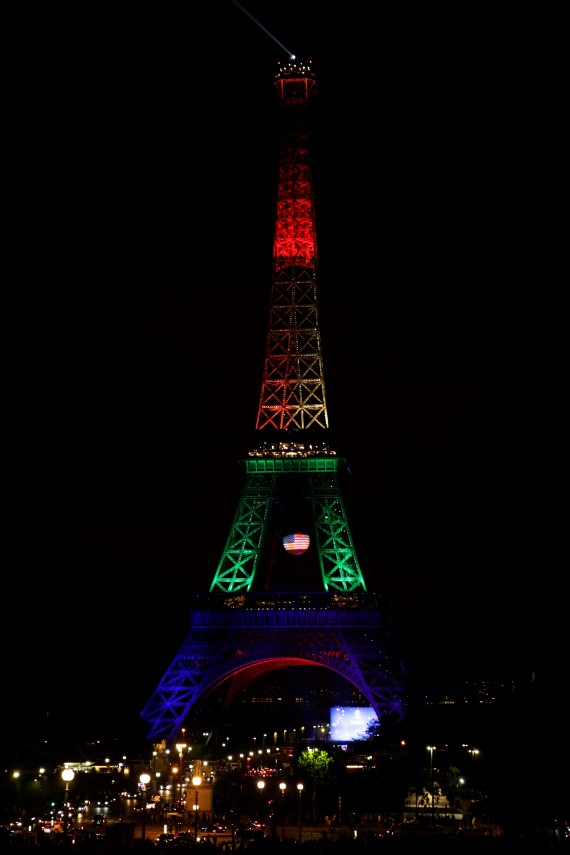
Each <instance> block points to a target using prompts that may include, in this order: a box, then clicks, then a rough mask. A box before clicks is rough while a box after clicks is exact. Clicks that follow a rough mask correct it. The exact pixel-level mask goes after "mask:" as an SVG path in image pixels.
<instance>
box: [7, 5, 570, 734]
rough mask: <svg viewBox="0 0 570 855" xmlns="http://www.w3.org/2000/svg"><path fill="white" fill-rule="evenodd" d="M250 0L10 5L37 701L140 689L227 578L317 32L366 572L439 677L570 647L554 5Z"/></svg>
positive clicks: (19, 449)
mask: <svg viewBox="0 0 570 855" xmlns="http://www.w3.org/2000/svg"><path fill="white" fill-rule="evenodd" d="M244 6H245V7H246V8H247V9H248V10H249V12H250V13H251V15H253V17H254V18H255V19H256V20H257V22H259V24H258V23H256V21H255V20H253V19H252V18H251V17H250V15H248V14H246V12H245V11H244V9H243V7H240V6H239V5H238V4H236V3H232V2H229V0H228V2H221V0H216V2H212V3H208V4H200V8H199V11H196V7H195V5H194V4H192V5H187V6H186V7H185V8H184V11H182V10H181V9H174V8H170V9H168V10H165V9H161V10H160V11H158V10H157V9H156V8H151V9H144V10H142V11H141V10H140V8H137V9H136V11H135V10H131V14H127V12H126V11H124V10H122V11H119V12H118V13H117V12H116V11H114V12H113V15H111V14H110V13H109V12H107V11H106V10H100V9H97V10H93V9H92V10H90V11H87V10H82V11H78V10H73V11H71V12H70V10H69V9H65V10H57V9H56V10H54V9H49V10H47V9H46V10H43V9H42V10H37V9H36V10H34V12H33V14H32V13H29V15H30V17H24V15H23V14H22V18H21V19H18V20H14V19H13V20H11V21H10V22H9V23H10V28H9V32H10V34H11V38H10V41H11V51H12V55H13V62H12V63H11V65H10V69H9V72H8V75H7V78H8V79H7V81H6V84H7V88H8V104H7V116H8V119H9V121H8V122H7V125H6V127H7V131H6V133H7V135H8V142H9V155H8V156H7V158H6V167H7V172H8V179H9V180H8V184H9V194H8V210H9V211H10V213H11V216H10V222H9V224H8V228H7V230H5V240H6V244H7V248H8V254H7V255H8V256H9V257H10V258H11V260H10V262H9V263H8V264H7V265H6V266H5V275H4V287H3V298H4V312H3V317H4V341H5V345H6V355H5V361H4V372H3V373H4V378H5V389H6V391H5V401H6V404H7V405H6V406H5V408H4V414H5V415H4V420H5V422H7V423H8V438H7V439H5V442H4V449H5V458H6V462H7V467H6V468H7V470H8V481H7V497H8V513H7V514H5V521H6V523H7V526H6V532H7V534H6V538H5V547H6V548H5V556H6V558H5V564H4V572H3V578H4V585H3V594H2V598H3V604H4V609H3V611H4V615H5V620H4V621H3V622H2V640H3V649H4V651H5V658H4V665H5V672H4V684H5V686H7V687H9V690H10V693H11V697H12V700H11V701H10V702H9V704H8V715H9V716H13V719H14V722H17V723H18V724H20V725H23V726H25V727H28V726H36V725H38V726H40V727H41V722H42V721H44V722H45V720H46V718H48V717H49V716H50V715H51V711H52V710H59V709H62V708H67V709H69V707H70V706H71V707H72V709H73V711H74V717H75V718H76V719H78V720H80V719H81V718H82V717H85V719H86V720H87V719H88V718H90V717H92V716H97V715H100V716H103V717H108V718H109V719H112V717H113V716H114V715H117V716H124V719H125V720H127V721H128V720H129V716H134V717H135V718H136V716H138V714H139V712H140V710H141V709H142V707H143V706H144V705H145V703H146V702H147V700H148V698H149V697H150V694H151V692H152V690H153V689H154V687H155V685H156V683H157V682H158V680H159V679H160V677H161V676H162V675H163V673H164V671H165V670H166V668H167V666H168V665H169V663H170V661H171V659H172V657H173V656H174V654H175V653H176V652H177V650H178V648H179V646H180V644H181V643H182V641H183V639H184V638H185V636H186V633H187V631H188V611H189V608H190V605H191V594H192V592H193V591H203V590H207V588H208V587H209V584H210V582H211V580H212V578H213V575H214V572H215V568H216V566H217V562H218V560H219V558H220V556H221V552H222V549H223V547H224V544H225V539H226V536H227V534H228V532H229V528H230V525H231V522H232V519H233V514H234V511H235V507H236V503H237V500H238V497H239V493H240V490H241V487H242V482H243V473H242V470H241V469H240V466H239V464H238V460H239V459H240V458H241V457H242V456H244V455H246V453H247V451H248V450H249V448H250V447H251V440H252V435H253V431H254V425H255V417H256V413H257V404H258V396H259V391H260V384H261V375H262V368H263V355H264V343H265V333H266V325H267V320H268V309H269V302H268V301H269V294H270V285H271V281H270V277H271V252H272V237H273V225H274V219H275V210H274V205H275V191H276V181H277V155H278V142H279V141H278V136H277V119H276V117H277V109H278V103H277V96H276V94H275V93H274V87H273V75H274V72H275V70H276V62H277V60H285V59H287V56H288V53H287V52H288V51H293V52H294V53H296V54H297V56H299V57H301V58H308V59H312V60H313V63H314V68H315V71H316V73H317V77H318V83H319V95H318V96H317V99H316V101H315V104H314V115H313V150H314V158H315V160H314V183H315V196H316V217H317V235H318V241H319V258H320V268H319V280H318V283H319V300H320V309H321V332H322V339H323V353H324V361H325V376H326V387H327V398H328V404H329V417H330V420H331V425H332V427H333V430H334V433H335V436H336V446H337V451H338V453H339V454H340V455H341V456H343V457H346V459H347V461H348V463H349V465H350V469H351V473H352V474H351V479H350V485H349V488H348V492H347V496H346V499H347V504H348V511H349V515H350V520H351V525H352V533H353V537H354V539H355V542H356V546H357V552H358V556H359V560H360V563H361V566H362V569H363V573H364V576H365V579H366V581H367V584H368V587H369V589H371V590H377V591H379V592H381V593H384V594H386V596H387V597H388V599H389V600H390V602H391V604H392V606H393V609H394V613H395V617H396V620H397V623H398V625H399V628H400V632H401V639H402V654H403V657H404V659H405V661H407V662H408V663H409V665H410V668H411V670H412V671H413V672H414V674H415V676H416V678H419V681H420V683H421V684H422V685H425V686H426V688H427V687H432V686H445V685H447V684H448V683H450V682H456V681H457V680H458V679H468V678H470V677H473V678H479V677H500V678H503V679H530V675H531V673H532V672H537V673H542V672H545V671H548V672H549V673H550V674H552V675H556V674H558V673H559V671H561V670H562V662H563V661H564V660H565V658H566V657H567V653H568V643H567V637H566V633H565V631H564V626H565V622H566V607H565V604H564V601H563V596H562V593H561V592H562V590H563V586H562V581H561V580H562V568H563V566H565V564H566V560H565V559H564V555H565V554H566V548H565V546H566V545H565V543H562V531H563V520H562V498H561V492H562V489H563V488H562V487H561V485H560V483H559V480H560V470H561V463H562V454H561V452H562V447H563V446H562V436H561V434H562V430H561V425H562V420H561V413H562V401H563V398H564V393H563V389H564V385H563V382H562V341H563V339H562V333H561V330H562V311H561V300H560V293H561V290H562V286H563V281H565V279H566V277H564V280H563V276H562V273H561V269H560V259H561V247H562V220H561V218H560V215H559V204H560V199H559V196H560V190H559V174H560V172H561V165H562V154H561V148H562V146H561V111H560V107H559V104H558V98H557V83H556V80H557V79H558V78H559V74H558V69H557V55H558V53H557V50H556V46H555V44H553V45H552V50H550V49H549V48H550V40H551V39H552V40H553V41H555V39H556V30H557V27H556V25H555V23H554V22H552V23H550V25H547V22H545V21H531V20H522V19H520V18H518V19H509V20H506V19H501V18H500V17H499V18H495V19H494V20H492V21H491V20H487V19H486V18H484V17H483V13H482V12H481V13H479V12H477V13H476V12H473V11H472V12H471V13H469V14H468V13H467V12H465V13H463V14H462V15H461V14H459V13H457V12H453V13H452V15H451V18H450V16H449V15H446V16H445V17H444V16H443V14H442V13H440V12H438V11H435V12H434V10H433V9H431V10H429V13H428V11H425V10H424V11H418V10H417V9H412V8H411V7H407V8H406V10H405V11H401V12H399V13H396V12H394V11H392V12H383V11H376V12H375V13H374V15H373V16H372V13H371V12H370V7H369V4H365V3H356V4H350V6H349V7H346V8H342V9H341V10H339V11H334V12H333V11H332V6H331V4H327V3H319V2H310V0H302V1H301V0H295V2H289V3H287V4H285V5H284V4H277V3H275V4H273V3H267V2H261V0H257V2H250V3H248V4H244ZM202 7H206V8H202ZM13 14H14V13H13ZM477 14H480V17H477ZM518 14H520V13H518ZM70 16H71V20H70ZM372 18H373V20H372ZM263 28H265V29H263ZM266 30H267V31H269V32H266ZM270 34H272V35H273V36H274V38H272V37H271V35H270ZM278 43H279V44H278ZM284 48H285V49H284ZM563 269H564V268H563ZM564 379H566V378H564ZM6 387H7V388H6ZM4 636H5V637H4ZM38 723H39V724H38Z"/></svg>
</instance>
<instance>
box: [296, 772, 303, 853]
mask: <svg viewBox="0 0 570 855" xmlns="http://www.w3.org/2000/svg"><path fill="white" fill-rule="evenodd" d="M297 789H298V790H299V843H300V842H301V839H302V836H303V821H302V819H301V817H302V813H301V798H302V795H303V785H302V784H297Z"/></svg>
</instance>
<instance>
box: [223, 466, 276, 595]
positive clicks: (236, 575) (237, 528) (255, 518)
mask: <svg viewBox="0 0 570 855" xmlns="http://www.w3.org/2000/svg"><path fill="white" fill-rule="evenodd" d="M272 483H273V477H268V476H267V475H251V474H248V475H246V479H245V485H244V488H243V491H242V494H241V497H240V500H239V502H238V506H237V510H236V513H235V517H234V521H233V524H232V527H231V529H230V533H229V535H228V539H227V541H226V546H225V549H224V551H223V553H222V557H221V560H220V563H219V564H218V569H217V570H216V575H215V576H214V581H213V582H212V584H211V586H210V591H215V590H221V591H224V592H226V593H232V592H235V591H250V590H251V587H252V585H253V580H254V578H255V573H256V571H257V569H258V567H259V557H260V555H261V550H262V547H263V543H264V539H265V535H266V529H267V520H268V518H269V509H270V506H271V487H272Z"/></svg>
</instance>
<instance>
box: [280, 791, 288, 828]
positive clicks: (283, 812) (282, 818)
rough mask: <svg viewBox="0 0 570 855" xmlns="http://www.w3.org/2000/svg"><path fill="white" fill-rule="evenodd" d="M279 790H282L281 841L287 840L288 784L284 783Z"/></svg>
mask: <svg viewBox="0 0 570 855" xmlns="http://www.w3.org/2000/svg"><path fill="white" fill-rule="evenodd" d="M279 789H280V790H281V840H282V841H283V840H285V790H286V789H287V784H285V783H284V782H283V781H282V782H281V783H280V784H279Z"/></svg>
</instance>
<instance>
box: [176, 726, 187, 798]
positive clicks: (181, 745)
mask: <svg viewBox="0 0 570 855" xmlns="http://www.w3.org/2000/svg"><path fill="white" fill-rule="evenodd" d="M186 747H187V745H186V743H185V742H177V743H176V749H177V751H178V756H179V758H180V812H182V784H183V781H184V759H183V757H182V752H183V751H184V749H185V748H186Z"/></svg>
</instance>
